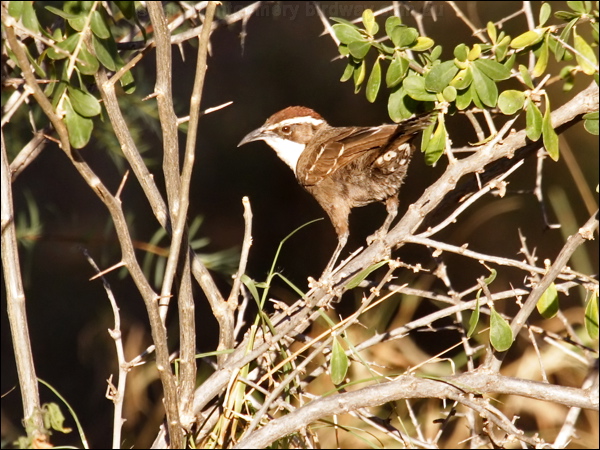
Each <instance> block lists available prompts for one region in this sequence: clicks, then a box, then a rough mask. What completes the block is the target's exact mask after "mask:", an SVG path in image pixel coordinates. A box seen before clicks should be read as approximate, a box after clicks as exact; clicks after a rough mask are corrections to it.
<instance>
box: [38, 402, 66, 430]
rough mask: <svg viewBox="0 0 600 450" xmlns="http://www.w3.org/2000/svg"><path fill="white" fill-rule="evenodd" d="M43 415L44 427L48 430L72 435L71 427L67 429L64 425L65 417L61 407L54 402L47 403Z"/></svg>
mask: <svg viewBox="0 0 600 450" xmlns="http://www.w3.org/2000/svg"><path fill="white" fill-rule="evenodd" d="M42 413H43V419H44V427H46V429H48V430H56V431H60V432H61V433H65V434H67V433H70V432H71V431H73V430H72V429H71V428H69V427H65V426H64V425H63V424H64V422H65V416H64V415H63V413H62V411H61V410H60V406H58V404H56V403H54V402H50V403H45V404H44V405H43V406H42Z"/></svg>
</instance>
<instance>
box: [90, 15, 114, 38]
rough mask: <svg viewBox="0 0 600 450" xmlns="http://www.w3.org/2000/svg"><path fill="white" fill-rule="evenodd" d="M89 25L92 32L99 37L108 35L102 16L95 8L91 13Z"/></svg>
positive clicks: (107, 36) (108, 31)
mask: <svg viewBox="0 0 600 450" xmlns="http://www.w3.org/2000/svg"><path fill="white" fill-rule="evenodd" d="M90 25H91V28H92V33H94V34H95V35H96V36H98V37H99V38H100V39H108V38H109V37H110V30H109V29H108V25H107V24H106V22H105V21H104V17H102V14H101V13H100V11H98V10H95V11H94V12H93V13H92V20H91V23H90Z"/></svg>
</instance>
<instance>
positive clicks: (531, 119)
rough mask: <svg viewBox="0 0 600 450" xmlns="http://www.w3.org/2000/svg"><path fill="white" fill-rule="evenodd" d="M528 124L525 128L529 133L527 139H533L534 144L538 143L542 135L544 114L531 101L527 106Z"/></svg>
mask: <svg viewBox="0 0 600 450" xmlns="http://www.w3.org/2000/svg"><path fill="white" fill-rule="evenodd" d="M526 119H527V124H526V128H525V132H526V133H527V137H528V138H529V139H531V140H532V141H533V142H537V140H538V139H539V138H540V136H541V135H542V120H543V119H542V113H541V112H540V109H539V108H538V107H537V105H536V104H535V103H533V102H532V101H529V102H528V104H527V115H526Z"/></svg>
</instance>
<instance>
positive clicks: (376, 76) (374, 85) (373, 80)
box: [365, 58, 381, 103]
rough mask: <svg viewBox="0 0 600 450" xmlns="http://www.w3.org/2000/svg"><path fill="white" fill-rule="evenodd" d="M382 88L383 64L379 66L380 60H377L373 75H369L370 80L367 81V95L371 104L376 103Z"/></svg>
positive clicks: (372, 71)
mask: <svg viewBox="0 0 600 450" xmlns="http://www.w3.org/2000/svg"><path fill="white" fill-rule="evenodd" d="M380 86H381V64H379V58H377V59H376V60H375V64H374V65H373V70H371V75H369V80H368V81H367V89H366V92H365V95H366V97H367V100H368V101H369V102H371V103H373V102H374V101H375V99H376V98H377V93H378V92H379V87H380Z"/></svg>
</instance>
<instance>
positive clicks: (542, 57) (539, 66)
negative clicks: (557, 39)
mask: <svg viewBox="0 0 600 450" xmlns="http://www.w3.org/2000/svg"><path fill="white" fill-rule="evenodd" d="M549 58H550V46H549V45H548V36H547V35H546V39H544V43H543V44H542V46H541V47H540V54H539V56H538V59H537V61H536V63H535V67H534V68H533V72H532V73H531V75H532V76H533V77H534V78H537V77H540V76H542V75H543V74H544V72H545V71H546V67H547V66H548V59H549Z"/></svg>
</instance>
